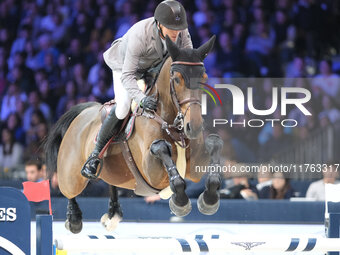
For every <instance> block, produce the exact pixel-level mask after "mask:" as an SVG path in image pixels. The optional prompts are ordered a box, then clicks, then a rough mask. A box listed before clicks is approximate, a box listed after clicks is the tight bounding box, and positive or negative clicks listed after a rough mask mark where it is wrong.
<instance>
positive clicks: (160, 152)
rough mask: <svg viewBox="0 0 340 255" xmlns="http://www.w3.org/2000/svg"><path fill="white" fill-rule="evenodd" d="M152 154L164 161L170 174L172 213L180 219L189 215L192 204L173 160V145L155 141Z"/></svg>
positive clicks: (151, 150)
mask: <svg viewBox="0 0 340 255" xmlns="http://www.w3.org/2000/svg"><path fill="white" fill-rule="evenodd" d="M150 152H151V154H152V155H153V156H155V157H156V158H157V159H160V160H161V161H162V163H163V165H164V167H165V168H166V171H167V173H168V176H169V182H170V188H171V190H172V192H173V194H172V196H171V198H170V200H169V206H170V209H171V211H172V212H173V213H174V214H175V215H176V216H179V217H183V216H185V215H187V214H189V213H190V211H191V202H190V200H189V198H188V196H187V195H186V193H185V188H186V184H185V181H184V179H183V178H182V177H181V176H180V175H179V173H178V171H177V168H176V165H175V163H174V161H173V160H172V158H171V144H170V143H168V142H167V141H165V140H155V141H153V142H152V144H151V147H150Z"/></svg>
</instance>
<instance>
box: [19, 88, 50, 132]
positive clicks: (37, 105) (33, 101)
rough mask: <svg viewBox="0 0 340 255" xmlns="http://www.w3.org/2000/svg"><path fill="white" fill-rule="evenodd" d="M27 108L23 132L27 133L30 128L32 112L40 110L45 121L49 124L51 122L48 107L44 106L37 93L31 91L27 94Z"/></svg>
mask: <svg viewBox="0 0 340 255" xmlns="http://www.w3.org/2000/svg"><path fill="white" fill-rule="evenodd" d="M28 101H29V107H28V108H27V110H26V111H25V114H24V119H23V121H24V130H25V131H28V130H29V129H30V128H31V120H32V115H33V112H34V111H37V110H40V111H41V112H42V113H43V115H44V118H45V119H46V121H47V122H48V123H49V122H50V121H51V117H52V116H51V109H50V107H49V106H48V105H47V104H46V103H43V102H41V99H40V95H39V93H38V92H37V91H32V92H31V93H30V94H29V98H28Z"/></svg>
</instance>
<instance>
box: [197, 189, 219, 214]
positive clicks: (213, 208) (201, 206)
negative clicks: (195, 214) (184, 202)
mask: <svg viewBox="0 0 340 255" xmlns="http://www.w3.org/2000/svg"><path fill="white" fill-rule="evenodd" d="M203 194H204V192H203V193H202V194H201V195H200V196H199V197H198V199H197V208H198V210H199V211H200V212H201V213H202V214H205V215H213V214H215V213H216V212H217V210H218V208H219V207H220V200H219V199H218V200H217V202H216V203H215V204H212V205H208V204H207V203H206V202H205V201H204V198H203Z"/></svg>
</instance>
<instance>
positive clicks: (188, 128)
mask: <svg viewBox="0 0 340 255" xmlns="http://www.w3.org/2000/svg"><path fill="white" fill-rule="evenodd" d="M190 130H191V128H190V123H187V131H188V132H190Z"/></svg>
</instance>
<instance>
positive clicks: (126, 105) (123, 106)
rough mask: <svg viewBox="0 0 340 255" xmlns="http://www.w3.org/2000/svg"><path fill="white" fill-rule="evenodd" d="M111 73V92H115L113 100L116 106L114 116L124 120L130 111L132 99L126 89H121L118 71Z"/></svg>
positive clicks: (120, 74)
mask: <svg viewBox="0 0 340 255" xmlns="http://www.w3.org/2000/svg"><path fill="white" fill-rule="evenodd" d="M112 73H113V90H114V92H115V100H116V104H117V108H116V116H117V118H118V119H121V120H122V119H124V118H125V117H126V115H128V113H129V111H130V106H131V101H132V98H131V97H130V96H129V94H128V92H127V91H126V89H125V88H124V87H123V84H122V81H121V79H120V78H121V76H122V73H121V72H119V71H112Z"/></svg>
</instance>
